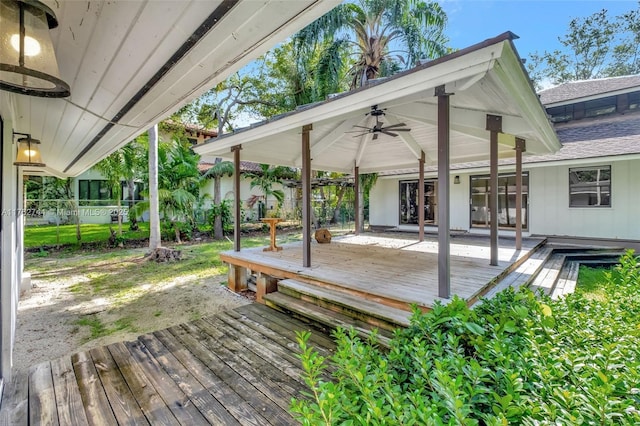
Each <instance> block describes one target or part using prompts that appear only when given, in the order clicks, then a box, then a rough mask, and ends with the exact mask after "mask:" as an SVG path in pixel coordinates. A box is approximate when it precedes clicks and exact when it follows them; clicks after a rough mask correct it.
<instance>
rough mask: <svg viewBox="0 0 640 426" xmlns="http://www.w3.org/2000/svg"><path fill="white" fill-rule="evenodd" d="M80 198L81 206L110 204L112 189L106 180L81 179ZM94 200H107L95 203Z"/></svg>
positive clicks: (79, 184)
mask: <svg viewBox="0 0 640 426" xmlns="http://www.w3.org/2000/svg"><path fill="white" fill-rule="evenodd" d="M78 200H79V202H80V205H81V206H87V205H96V204H97V205H101V204H104V205H108V204H110V203H108V201H109V200H111V190H110V189H109V185H108V183H107V181H106V180H80V181H78ZM94 201H105V203H95V202H94Z"/></svg>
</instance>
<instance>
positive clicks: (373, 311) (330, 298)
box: [278, 279, 411, 330]
mask: <svg viewBox="0 0 640 426" xmlns="http://www.w3.org/2000/svg"><path fill="white" fill-rule="evenodd" d="M278 292H280V293H283V294H286V295H287V296H291V297H295V298H298V299H301V300H304V301H307V302H311V303H313V304H315V305H318V306H321V307H323V308H326V309H330V310H332V311H336V312H340V313H343V314H346V315H348V316H350V317H353V318H356V319H359V320H361V321H365V322H367V323H369V324H371V325H374V326H376V327H379V328H385V329H388V330H393V329H394V328H396V327H398V326H401V327H408V326H409V317H410V316H411V312H410V311H408V310H403V309H398V308H394V307H391V306H387V305H384V304H382V303H378V302H375V301H372V300H368V299H365V298H362V297H358V296H356V295H353V294H350V293H345V292H342V291H340V290H339V289H336V288H327V287H319V286H316V285H313V284H308V283H305V282H302V281H298V280H293V279H289V280H282V281H280V282H278Z"/></svg>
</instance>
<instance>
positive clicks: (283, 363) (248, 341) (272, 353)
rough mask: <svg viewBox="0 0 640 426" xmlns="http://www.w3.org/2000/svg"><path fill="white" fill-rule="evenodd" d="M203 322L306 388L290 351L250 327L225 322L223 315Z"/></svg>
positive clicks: (302, 372) (297, 360)
mask: <svg viewBox="0 0 640 426" xmlns="http://www.w3.org/2000/svg"><path fill="white" fill-rule="evenodd" d="M229 320H231V321H229ZM205 321H207V322H209V323H210V324H211V325H212V326H213V327H214V328H215V329H216V330H219V331H220V332H222V333H224V334H225V335H227V336H230V337H233V338H234V340H235V341H236V342H238V343H240V344H241V345H243V346H244V347H245V348H246V349H247V350H249V351H251V352H252V353H254V354H255V355H256V356H258V357H260V358H261V359H262V360H264V361H266V362H268V363H269V364H271V366H273V367H276V368H277V369H278V370H280V371H281V372H283V373H284V374H286V375H287V376H289V377H290V378H292V379H293V380H295V381H297V382H299V383H300V384H301V385H302V386H306V384H305V382H304V378H303V375H304V370H303V369H302V365H301V362H300V359H299V358H296V356H295V354H292V353H291V351H289V350H287V349H285V348H283V347H282V346H280V345H279V344H278V343H276V342H274V341H272V340H271V339H269V338H268V337H267V336H265V335H263V334H260V333H258V332H256V331H254V330H253V329H251V328H250V327H248V326H246V325H244V324H241V323H237V322H235V321H233V318H231V317H226V321H225V317H224V315H216V316H215V317H210V318H206V319H205Z"/></svg>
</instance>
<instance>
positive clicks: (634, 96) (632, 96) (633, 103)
mask: <svg viewBox="0 0 640 426" xmlns="http://www.w3.org/2000/svg"><path fill="white" fill-rule="evenodd" d="M627 96H628V98H627V99H628V100H629V109H639V108H640V92H631V93H629V94H628V95H627Z"/></svg>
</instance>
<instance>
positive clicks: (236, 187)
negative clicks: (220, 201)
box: [231, 145, 242, 251]
mask: <svg viewBox="0 0 640 426" xmlns="http://www.w3.org/2000/svg"><path fill="white" fill-rule="evenodd" d="M241 149H242V145H237V146H234V147H233V148H231V151H232V152H233V198H234V206H233V217H234V220H233V251H240V224H241V222H242V218H241V217H240V204H241V202H242V200H240V150H241Z"/></svg>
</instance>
